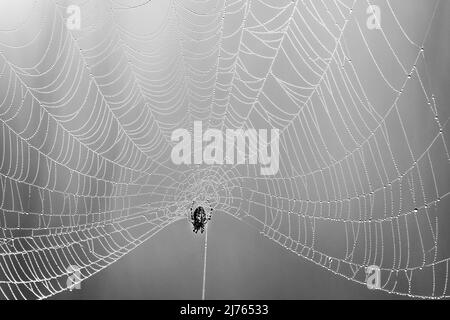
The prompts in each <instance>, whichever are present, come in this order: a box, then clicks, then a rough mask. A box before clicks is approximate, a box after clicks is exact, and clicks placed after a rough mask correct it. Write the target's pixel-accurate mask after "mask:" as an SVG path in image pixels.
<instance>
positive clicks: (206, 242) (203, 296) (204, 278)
mask: <svg viewBox="0 0 450 320" xmlns="http://www.w3.org/2000/svg"><path fill="white" fill-rule="evenodd" d="M204 252H205V254H204V256H203V287H202V300H205V294H206V255H207V253H208V225H205V250H204Z"/></svg>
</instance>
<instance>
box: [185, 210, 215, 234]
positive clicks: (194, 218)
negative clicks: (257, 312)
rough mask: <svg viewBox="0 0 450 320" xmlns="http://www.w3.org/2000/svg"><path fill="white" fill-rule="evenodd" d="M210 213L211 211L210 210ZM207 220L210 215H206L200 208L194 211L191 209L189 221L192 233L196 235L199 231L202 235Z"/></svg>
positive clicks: (209, 218)
mask: <svg viewBox="0 0 450 320" xmlns="http://www.w3.org/2000/svg"><path fill="white" fill-rule="evenodd" d="M210 211H212V208H211V209H210ZM209 220H211V213H209V214H208V213H206V211H205V209H204V208H203V207H202V206H198V207H197V208H195V210H193V209H192V207H191V214H190V221H191V223H192V225H193V226H194V229H193V230H192V231H194V232H195V233H197V232H198V231H199V230H200V232H201V233H203V232H204V231H205V226H206V223H208V221H209Z"/></svg>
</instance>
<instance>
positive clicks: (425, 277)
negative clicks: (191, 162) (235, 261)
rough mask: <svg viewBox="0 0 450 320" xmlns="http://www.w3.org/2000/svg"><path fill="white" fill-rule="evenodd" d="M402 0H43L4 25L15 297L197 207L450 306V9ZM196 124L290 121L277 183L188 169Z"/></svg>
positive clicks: (104, 261) (331, 264) (234, 169)
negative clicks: (373, 13) (447, 50)
mask: <svg viewBox="0 0 450 320" xmlns="http://www.w3.org/2000/svg"><path fill="white" fill-rule="evenodd" d="M399 2H400V1H389V2H388V1H385V2H382V3H381V2H380V3H378V2H375V1H365V0H359V1H355V0H319V1H316V0H314V1H312V0H309V1H307V0H304V1H291V0H283V1H281V0H251V1H246V0H204V1H194V0H192V1H187V0H186V1H184V0H170V1H166V0H165V1H162V0H159V1H158V0H153V1H144V0H142V1H97V0H96V1H70V2H69V1H34V2H33V10H32V11H31V13H30V14H29V15H28V16H27V18H26V19H25V20H24V21H23V22H21V23H20V24H18V25H17V26H16V27H15V28H12V29H1V30H0V90H1V94H0V101H1V102H0V132H1V139H0V141H1V149H0V150H1V161H0V189H1V191H2V198H0V293H1V296H4V297H5V298H7V299H22V298H39V299H42V298H46V297H50V296H52V295H55V294H57V293H59V292H62V291H64V290H67V289H68V288H67V284H66V280H67V277H68V276H70V275H71V272H69V271H68V269H67V268H68V267H69V266H71V265H76V266H78V267H79V268H80V278H81V279H82V280H84V279H86V278H89V277H90V276H92V275H93V274H95V273H97V272H99V271H101V270H102V269H104V268H106V267H108V266H109V265H111V264H112V263H114V262H115V261H117V260H118V259H120V258H121V257H123V256H124V255H126V254H127V253H128V252H130V251H132V250H133V249H134V248H136V247H137V246H139V245H141V244H142V243H144V242H145V241H147V240H149V239H150V238H152V237H153V236H154V235H155V234H156V233H158V232H160V231H161V230H163V229H164V228H165V227H167V226H168V225H170V224H172V223H174V222H176V221H179V220H182V219H186V212H188V211H189V206H190V205H191V203H192V201H193V199H195V200H196V201H199V202H206V201H209V202H210V203H211V205H212V207H214V212H216V213H217V212H222V213H225V214H229V215H231V216H233V217H235V218H236V219H238V220H239V221H241V222H243V223H246V224H248V225H249V226H250V227H252V228H256V229H257V230H259V231H260V232H261V233H262V234H263V235H264V236H266V237H267V238H269V239H271V240H273V241H275V242H276V243H278V244H280V245H281V246H282V247H283V248H285V249H286V250H289V251H291V252H293V253H295V254H297V255H298V256H299V257H302V258H304V259H307V260H310V261H311V262H313V263H315V264H317V265H318V266H321V267H323V268H326V269H328V270H329V271H330V272H333V273H334V274H336V275H339V276H343V277H345V278H347V279H348V280H350V281H355V282H358V283H361V284H364V285H365V277H366V274H365V270H366V267H368V266H370V265H376V266H379V267H380V269H381V279H382V282H381V288H380V290H382V291H386V292H388V293H395V294H399V295H407V296H410V297H422V298H443V297H448V292H447V284H448V269H449V256H448V244H449V239H448V238H447V236H446V234H445V232H447V230H446V224H445V221H446V220H445V217H446V216H445V215H446V213H447V212H446V208H448V205H447V206H446V203H447V202H448V199H449V197H448V194H449V192H450V185H449V179H448V170H449V159H450V156H449V152H448V120H449V114H448V101H447V102H445V101H441V102H440V101H439V99H438V98H437V95H436V90H437V89H436V88H435V86H436V80H435V79H434V78H433V76H434V75H433V72H431V71H430V67H429V65H428V62H429V60H427V59H432V58H433V57H434V53H433V51H432V50H431V49H430V50H431V51H429V50H428V48H427V47H426V43H427V40H429V39H430V38H431V37H433V36H434V35H433V34H432V33H431V31H432V30H434V29H433V28H432V25H433V24H435V23H438V21H440V20H439V19H440V18H445V17H442V15H440V14H439V13H440V12H445V8H446V9H447V11H448V6H447V5H448V4H447V3H444V2H442V3H441V2H440V1H429V0H426V2H427V3H428V4H429V5H428V6H427V8H428V7H429V8H428V11H427V10H424V12H420V13H419V12H415V14H416V15H417V18H418V19H419V17H421V18H422V20H423V24H422V26H416V24H406V21H407V17H405V16H404V15H402V14H401V10H403V8H402V6H403V5H404V3H403V2H402V3H401V4H399ZM423 2H425V0H423ZM70 4H78V5H79V6H80V7H81V9H82V18H83V20H82V21H83V22H82V24H83V26H82V30H80V31H76V30H73V31H71V30H68V29H67V28H66V17H67V15H66V8H67V6H68V5H70ZM372 4H377V5H379V6H380V7H381V8H382V24H381V26H382V28H381V29H380V30H369V29H368V28H367V27H366V19H367V17H368V15H367V12H366V9H367V7H368V6H369V5H372ZM443 8H444V9H443ZM153 10H156V11H157V12H158V17H157V18H159V19H160V22H159V23H158V24H157V25H155V26H153V27H149V28H148V29H146V27H145V26H146V24H145V23H140V22H142V21H140V20H139V19H141V20H142V19H143V21H148V20H150V19H146V17H145V15H146V14H151V13H152V12H153ZM153 17H156V15H153ZM447 18H448V17H447ZM133 23H134V24H135V25H134V27H133ZM136 25H138V26H139V29H136ZM417 25H418V24H417ZM413 26H414V27H413ZM445 103H447V105H445ZM417 118H418V119H417ZM194 120H202V121H203V123H204V124H207V126H208V127H210V128H218V129H222V130H224V129H226V128H233V129H236V128H243V129H248V128H257V129H258V128H273V127H275V128H280V170H279V173H278V174H277V175H275V176H273V177H270V176H260V175H259V174H258V168H257V167H256V166H254V165H232V166H231V165H227V166H208V167H206V166H189V167H187V166H175V165H173V164H172V162H171V160H170V151H171V148H172V142H171V140H170V135H171V133H172V131H173V130H174V129H177V128H188V129H189V130H191V128H192V123H193V121H194ZM440 221H441V223H440ZM442 221H444V222H443V223H442ZM447 222H448V221H447Z"/></svg>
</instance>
